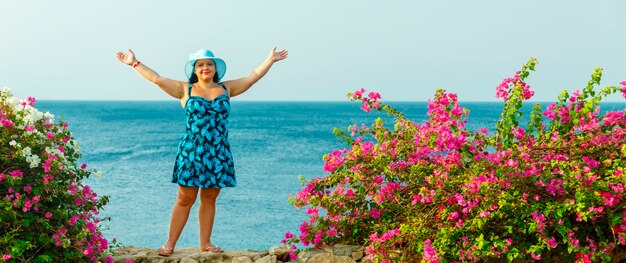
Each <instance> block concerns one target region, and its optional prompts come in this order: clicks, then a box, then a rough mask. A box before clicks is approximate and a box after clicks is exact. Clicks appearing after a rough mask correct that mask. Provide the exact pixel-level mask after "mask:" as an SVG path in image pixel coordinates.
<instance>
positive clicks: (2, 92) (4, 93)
mask: <svg viewBox="0 0 626 263" xmlns="http://www.w3.org/2000/svg"><path fill="white" fill-rule="evenodd" d="M0 96H6V97H11V96H13V93H12V92H11V89H9V87H4V88H2V90H0Z"/></svg>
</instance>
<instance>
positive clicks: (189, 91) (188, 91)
mask: <svg viewBox="0 0 626 263" xmlns="http://www.w3.org/2000/svg"><path fill="white" fill-rule="evenodd" d="M191 86H193V84H191V83H189V88H188V89H187V98H188V99H189V97H191Z"/></svg>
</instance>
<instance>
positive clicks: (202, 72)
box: [194, 58, 217, 82]
mask: <svg viewBox="0 0 626 263" xmlns="http://www.w3.org/2000/svg"><path fill="white" fill-rule="evenodd" d="M194 73H196V76H198V79H199V80H202V81H204V82H209V81H212V80H213V76H214V75H215V74H216V73H217V72H215V63H214V62H213V60H212V59H208V58H205V59H198V60H197V61H196V65H195V66H194Z"/></svg>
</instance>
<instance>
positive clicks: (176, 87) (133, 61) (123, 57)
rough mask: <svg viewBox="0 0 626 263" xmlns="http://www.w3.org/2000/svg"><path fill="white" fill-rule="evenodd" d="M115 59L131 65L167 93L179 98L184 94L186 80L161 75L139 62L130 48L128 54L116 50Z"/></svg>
mask: <svg viewBox="0 0 626 263" xmlns="http://www.w3.org/2000/svg"><path fill="white" fill-rule="evenodd" d="M116 57H117V60H119V61H120V62H122V63H124V64H126V65H129V66H132V67H133V68H134V69H135V70H137V72H139V74H141V76H143V77H144V78H145V79H147V80H149V81H150V82H152V83H154V84H156V85H157V86H159V88H161V89H162V90H163V91H165V93H167V94H168V95H170V96H172V97H174V98H177V99H180V98H182V97H183V95H184V88H185V85H187V83H186V82H183V81H177V80H172V79H168V78H164V77H161V76H160V75H159V73H156V71H154V70H152V69H150V68H149V67H147V66H146V65H144V64H143V63H141V62H140V61H139V60H137V58H135V53H133V51H132V50H130V49H128V54H126V53H124V52H122V51H118V52H117V54H116Z"/></svg>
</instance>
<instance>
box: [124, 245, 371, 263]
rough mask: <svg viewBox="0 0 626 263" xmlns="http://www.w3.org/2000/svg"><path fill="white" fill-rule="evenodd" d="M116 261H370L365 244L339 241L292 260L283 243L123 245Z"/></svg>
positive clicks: (328, 262)
mask: <svg viewBox="0 0 626 263" xmlns="http://www.w3.org/2000/svg"><path fill="white" fill-rule="evenodd" d="M113 259H114V261H115V262H116V263H117V262H130V261H128V260H131V261H132V262H134V263H174V262H181V263H280V262H290V263H356V262H363V263H370V262H371V261H369V260H366V259H364V252H363V248H362V247H359V246H347V245H336V246H333V247H325V248H322V249H311V248H310V249H305V250H303V251H301V252H300V253H299V254H298V259H297V260H295V261H291V260H290V258H289V250H288V249H287V248H285V247H283V246H276V247H272V248H271V249H269V250H267V251H254V250H226V251H224V252H223V253H212V252H202V251H200V250H199V249H197V248H181V249H175V250H174V253H173V254H172V255H171V256H169V257H162V256H159V255H158V254H157V253H156V249H153V248H143V247H132V246H129V247H123V248H118V249H117V250H115V254H114V257H113Z"/></svg>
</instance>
